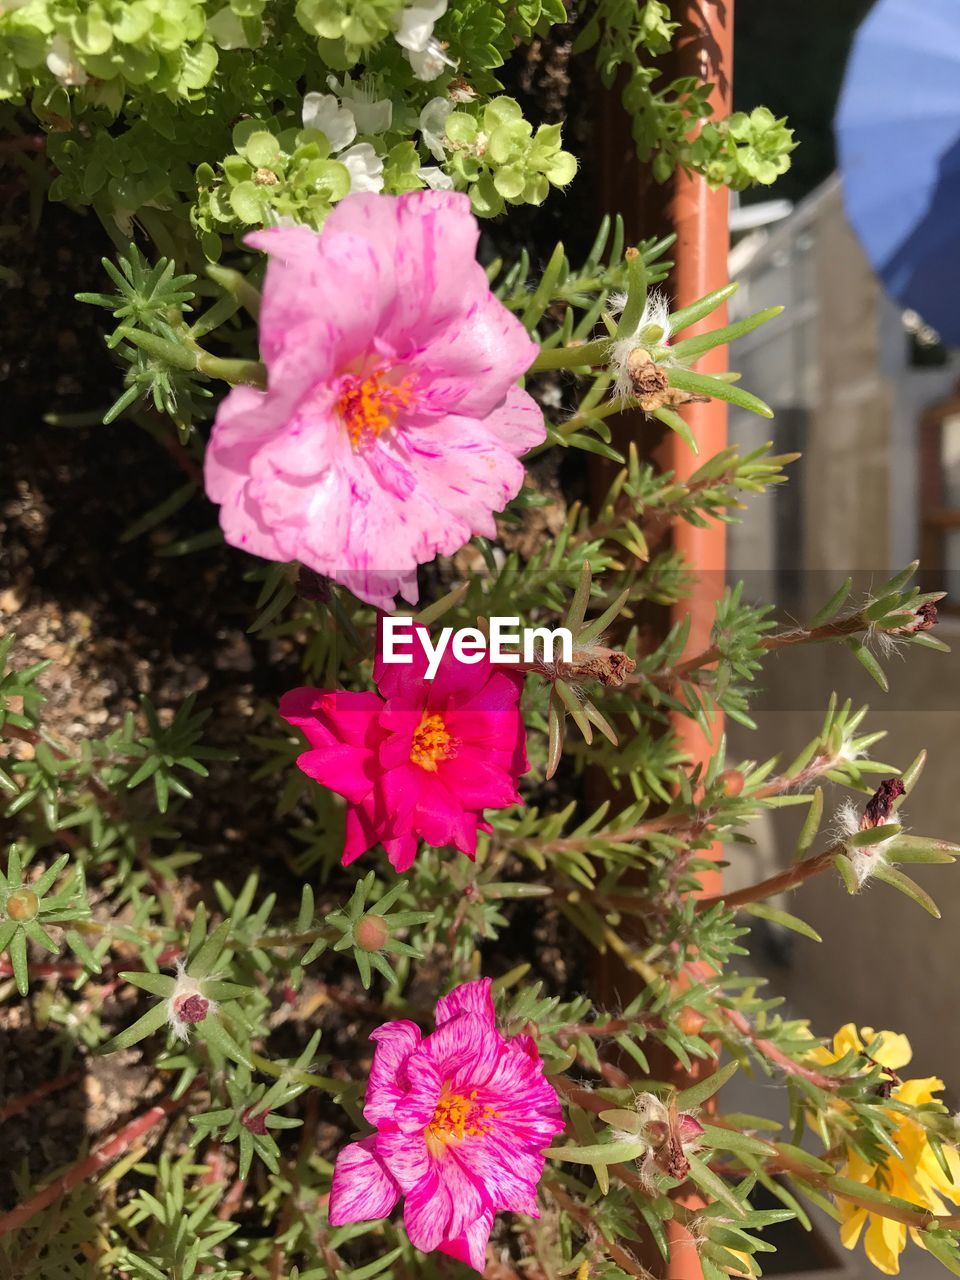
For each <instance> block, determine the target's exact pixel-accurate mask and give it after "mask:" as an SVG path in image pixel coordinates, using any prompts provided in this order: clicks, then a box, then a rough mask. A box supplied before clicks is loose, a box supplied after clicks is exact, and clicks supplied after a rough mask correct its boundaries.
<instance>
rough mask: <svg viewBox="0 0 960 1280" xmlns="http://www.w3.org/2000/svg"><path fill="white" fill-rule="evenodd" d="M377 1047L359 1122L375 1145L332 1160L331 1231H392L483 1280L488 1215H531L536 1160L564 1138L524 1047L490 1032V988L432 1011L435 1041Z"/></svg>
mask: <svg viewBox="0 0 960 1280" xmlns="http://www.w3.org/2000/svg"><path fill="white" fill-rule="evenodd" d="M370 1038H371V1039H372V1040H376V1042H377V1048H376V1052H375V1053H374V1055H373V1066H372V1068H371V1070H370V1082H369V1084H368V1086H367V1100H366V1105H365V1107H364V1109H363V1114H364V1117H365V1118H366V1119H367V1120H368V1121H369V1122H370V1124H372V1125H374V1126H375V1128H376V1133H374V1134H371V1136H370V1137H369V1138H363V1139H361V1140H360V1141H359V1142H351V1143H350V1145H349V1146H348V1147H345V1148H344V1149H343V1150H342V1151H341V1152H340V1154H339V1156H338V1157H337V1163H336V1166H335V1168H334V1171H333V1187H332V1188H331V1191H330V1221H331V1223H332V1224H333V1225H334V1226H342V1225H343V1224H344V1223H346V1222H366V1221H368V1220H369V1219H372V1218H385V1217H386V1216H387V1215H388V1214H389V1213H390V1211H391V1210H392V1209H393V1207H394V1205H395V1204H396V1203H397V1201H398V1200H399V1199H400V1197H401V1196H403V1197H404V1206H403V1224H404V1226H405V1228H406V1231H407V1235H408V1236H409V1237H410V1241H411V1243H412V1244H414V1245H415V1246H416V1247H417V1248H418V1249H422V1250H423V1251H424V1253H429V1252H430V1251H431V1250H433V1249H439V1250H440V1251H441V1252H442V1253H449V1254H451V1255H452V1256H453V1257H454V1258H459V1259H460V1260H461V1261H462V1262H467V1263H469V1264H470V1266H471V1267H473V1268H474V1270H475V1271H480V1272H482V1271H483V1269H484V1262H485V1257H486V1250H487V1240H488V1238H489V1236H490V1230H491V1228H492V1226H493V1217H494V1214H495V1213H496V1212H497V1211H498V1210H500V1209H505V1210H507V1211H508V1212H511V1213H525V1214H527V1215H529V1216H530V1217H533V1218H536V1217H538V1216H539V1214H538V1212H537V1183H538V1182H539V1181H540V1175H541V1174H542V1173H543V1162H544V1156H543V1152H544V1149H545V1148H546V1147H548V1146H549V1145H550V1143H551V1142H552V1140H553V1138H554V1136H555V1135H556V1134H558V1133H560V1132H561V1131H562V1130H563V1117H562V1114H561V1110H560V1103H559V1101H558V1099H557V1095H556V1092H555V1090H554V1089H553V1088H552V1087H551V1086H550V1084H548V1082H547V1081H546V1080H545V1079H544V1075H543V1062H542V1061H541V1059H540V1054H539V1052H538V1051H537V1046H536V1042H535V1041H534V1040H533V1038H532V1037H531V1036H515V1037H514V1038H513V1039H512V1040H507V1039H506V1038H505V1037H504V1036H503V1035H501V1033H500V1032H499V1031H498V1030H497V1027H496V1021H495V1019H494V1013H493V1001H492V1000H491V998H490V979H489V978H482V979H481V980H480V981H479V982H467V983H465V984H464V985H463V986H461V987H457V988H456V989H455V990H453V991H451V992H450V994H449V995H448V996H444V997H443V999H442V1000H438V1001H437V1029H436V1031H434V1033H433V1035H429V1036H426V1037H421V1034H420V1029H419V1028H418V1027H417V1026H415V1025H414V1024H413V1023H412V1022H387V1023H385V1024H384V1025H383V1026H382V1027H379V1028H378V1029H377V1030H376V1031H374V1033H373V1035H372V1036H371V1037H370Z"/></svg>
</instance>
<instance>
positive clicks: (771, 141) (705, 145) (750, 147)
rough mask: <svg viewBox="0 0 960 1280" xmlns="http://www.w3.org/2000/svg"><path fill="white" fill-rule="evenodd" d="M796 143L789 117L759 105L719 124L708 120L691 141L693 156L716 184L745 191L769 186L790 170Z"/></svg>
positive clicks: (720, 121) (699, 167)
mask: <svg viewBox="0 0 960 1280" xmlns="http://www.w3.org/2000/svg"><path fill="white" fill-rule="evenodd" d="M796 145H797V144H796V142H794V139H793V130H792V129H788V128H787V122H786V117H780V118H778V117H777V116H775V115H774V114H773V112H772V111H769V110H768V109H767V108H766V107H757V108H756V109H755V110H753V111H751V112H750V113H749V114H747V113H746V112H744V111H737V112H735V113H734V114H733V115H732V116H728V117H727V119H725V120H719V121H717V122H716V123H715V124H714V123H713V122H712V121H707V122H706V123H705V124H704V126H703V128H702V129H701V131H700V133H699V134H698V136H697V137H696V138H695V139H694V141H693V142H692V143H691V144H690V147H689V158H690V160H691V161H692V162H693V163H694V164H695V165H696V166H697V168H698V169H700V170H701V171H702V172H703V173H704V174H705V176H706V179H707V181H708V182H709V183H710V185H711V186H712V187H721V186H728V187H730V189H731V190H733V191H745V190H746V189H747V188H748V187H752V186H753V185H754V184H755V183H760V184H761V185H762V186H765V187H768V186H770V185H771V183H773V182H776V180H777V178H779V177H780V175H781V174H782V173H786V171H787V169H789V167H790V153H791V152H792V151H793V149H794V148H795V147H796Z"/></svg>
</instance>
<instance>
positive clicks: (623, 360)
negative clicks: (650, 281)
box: [610, 292, 672, 399]
mask: <svg viewBox="0 0 960 1280" xmlns="http://www.w3.org/2000/svg"><path fill="white" fill-rule="evenodd" d="M626 301H627V297H626V294H622V293H621V294H616V295H615V296H614V297H613V298H611V299H610V310H611V311H612V312H613V313H614V315H617V314H618V313H619V312H621V311H622V310H623V308H624V306H625V305H626ZM669 341H670V303H669V302H668V301H667V298H666V297H665V295H664V294H662V293H660V292H654V293H650V294H648V295H647V301H646V303H645V304H644V308H643V315H642V316H641V317H640V320H639V321H638V323H637V327H636V328H635V329H634V330H633V332H632V333H628V334H626V335H625V336H624V337H622V338H617V340H616V341H615V342H614V343H612V344H611V347H610V365H611V367H612V368H613V369H615V370H616V372H617V378H616V382H615V383H614V395H616V396H619V397H620V398H621V399H626V398H627V397H628V396H630V395H632V394H633V383H632V380H631V377H630V369H629V364H628V362H629V360H630V357H631V356H632V355H633V353H634V351H636V350H637V348H638V347H640V348H643V349H644V350H647V351H652V350H653V349H654V348H657V347H666V346H667V345H668V343H669ZM657 363H658V364H670V363H672V361H670V360H669V359H666V360H664V359H662V358H658V359H657Z"/></svg>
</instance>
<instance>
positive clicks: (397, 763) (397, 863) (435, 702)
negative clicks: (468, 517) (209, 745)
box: [280, 628, 529, 871]
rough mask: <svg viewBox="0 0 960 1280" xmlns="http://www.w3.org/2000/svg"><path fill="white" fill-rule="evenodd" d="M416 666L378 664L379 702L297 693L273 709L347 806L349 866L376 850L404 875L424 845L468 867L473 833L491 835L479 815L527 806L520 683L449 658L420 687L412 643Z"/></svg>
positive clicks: (326, 692) (419, 661)
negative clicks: (453, 853)
mask: <svg viewBox="0 0 960 1280" xmlns="http://www.w3.org/2000/svg"><path fill="white" fill-rule="evenodd" d="M420 630H422V628H420ZM412 657H413V659H414V660H413V662H412V663H411V664H410V665H409V666H405V665H396V664H387V663H385V662H384V661H383V658H382V656H381V654H380V653H379V652H378V656H377V660H376V663H375V664H374V669H373V675H374V679H375V680H376V682H377V686H378V688H379V690H380V692H379V694H376V693H344V692H342V691H338V690H334V689H292V690H291V691H290V692H289V693H285V694H284V695H283V698H282V699H281V701H280V714H281V715H282V716H283V718H284V719H285V720H286V721H288V723H290V724H292V725H296V726H297V727H298V728H300V729H302V730H303V732H304V734H305V735H306V738H307V741H308V742H309V743H310V749H309V750H308V751H305V752H304V753H303V755H301V756H300V757H299V758H298V760H297V764H298V765H299V766H300V768H301V769H302V770H303V772H304V773H306V774H307V775H309V777H311V778H314V779H315V780H316V781H317V782H320V783H322V784H323V785H324V786H325V787H329V788H330V790H331V791H336V792H337V793H338V794H339V795H342V796H344V797H345V798H346V800H347V801H348V809H347V826H346V840H345V843H344V849H343V864H344V866H347V865H349V863H351V862H353V861H354V859H355V858H358V857H359V856H360V854H361V853H364V852H366V850H367V849H369V848H371V847H372V846H373V845H375V844H378V843H379V844H382V845H383V847H384V848H385V849H386V851H387V854H388V856H389V858H390V861H391V863H392V864H393V866H394V867H395V868H396V869H397V871H406V870H407V868H408V867H410V865H411V864H412V862H413V860H414V857H415V856H416V852H417V842H418V838H421V837H422V838H423V839H424V840H426V841H427V843H428V844H431V845H433V846H434V847H435V848H441V847H443V846H444V845H449V844H452V845H454V846H455V847H456V848H457V849H459V850H460V851H461V852H462V853H465V854H466V855H467V856H468V857H470V858H472V857H474V856H475V855H476V851H477V831H478V830H479V831H490V830H491V828H490V824H489V823H488V822H485V821H484V819H483V810H484V809H504V808H506V807H507V806H508V805H512V804H518V803H522V800H521V797H520V795H519V793H518V791H517V780H518V779H519V777H520V776H521V774H523V773H526V771H527V769H528V768H529V764H528V762H527V752H526V729H525V727H524V723H523V718H522V716H521V715H520V710H519V705H518V704H519V701H520V694H521V692H522V688H523V681H522V677H521V676H519V675H518V674H517V673H516V672H514V671H504V670H503V669H502V668H497V667H493V666H492V665H491V664H490V662H489V660H488V659H487V658H484V659H483V661H482V662H480V663H476V664H473V665H468V664H467V663H464V662H459V661H457V659H456V658H455V657H454V656H453V654H452V652H451V650H450V649H447V650H446V652H445V653H444V655H443V657H442V659H441V660H440V665H439V667H438V669H437V673H436V676H435V677H434V679H433V680H425V679H424V672H425V670H426V665H427V660H426V657H425V656H424V651H423V647H422V646H421V645H420V644H419V643H414V645H413V653H412Z"/></svg>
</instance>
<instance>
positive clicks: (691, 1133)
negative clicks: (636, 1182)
mask: <svg viewBox="0 0 960 1280" xmlns="http://www.w3.org/2000/svg"><path fill="white" fill-rule="evenodd" d="M636 1109H637V1115H638V1116H639V1117H640V1122H641V1125H642V1129H641V1133H642V1135H643V1137H644V1138H646V1140H647V1143H648V1148H647V1153H646V1155H645V1156H644V1157H643V1161H642V1163H641V1165H640V1177H641V1178H642V1180H643V1182H644V1184H645V1185H646V1186H647V1187H648V1188H649V1189H650V1190H651V1191H653V1190H654V1189H655V1187H656V1180H657V1175H658V1174H665V1175H666V1176H667V1177H668V1178H672V1179H674V1181H676V1182H683V1181H684V1180H685V1179H686V1178H687V1176H688V1175H689V1173H690V1161H689V1160H688V1159H687V1153H688V1152H690V1151H696V1150H697V1149H698V1148H699V1146H700V1140H701V1138H702V1137H703V1125H702V1124H701V1123H700V1121H699V1120H698V1119H697V1117H696V1116H695V1115H694V1114H693V1112H692V1111H677V1108H676V1103H675V1102H671V1104H670V1106H669V1107H667V1106H666V1105H665V1104H664V1103H663V1102H661V1101H660V1099H659V1098H658V1097H657V1096H656V1094H653V1093H641V1094H638V1096H637V1101H636Z"/></svg>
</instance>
